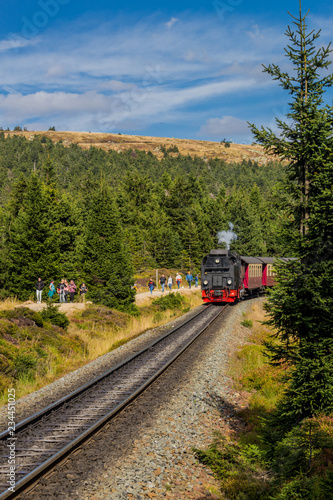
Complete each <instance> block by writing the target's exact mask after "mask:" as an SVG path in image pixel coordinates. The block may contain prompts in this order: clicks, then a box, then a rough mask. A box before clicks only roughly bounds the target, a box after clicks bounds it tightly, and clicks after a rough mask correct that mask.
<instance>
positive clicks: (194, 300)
mask: <svg viewBox="0 0 333 500" xmlns="http://www.w3.org/2000/svg"><path fill="white" fill-rule="evenodd" d="M154 298H156V297H154ZM19 304H20V303H19V301H17V300H16V299H7V300H6V301H3V302H0V310H8V309H13V308H14V307H16V306H17V305H19ZM200 304H202V299H201V296H200V293H199V292H198V293H193V294H191V295H187V297H186V305H187V306H188V307H187V308H188V309H193V308H195V307H197V306H198V305H200ZM150 305H151V298H150V297H148V298H147V299H146V300H144V301H142V302H140V304H139V309H140V310H141V311H142V314H141V316H139V317H133V316H131V317H128V316H127V315H125V314H124V313H117V312H116V311H115V312H114V313H115V314H112V317H113V316H117V318H118V320H119V321H118V324H117V323H113V322H110V323H109V324H108V323H105V322H104V323H103V321H100V322H99V321H98V317H95V318H94V319H93V320H92V321H88V320H87V321H83V322H81V323H78V322H77V321H75V319H77V318H78V316H80V315H82V313H83V311H81V310H79V311H74V312H73V311H72V312H71V313H69V314H68V316H69V318H70V319H72V321H71V323H70V325H69V327H68V334H69V335H71V336H77V337H78V338H79V339H80V340H81V341H82V342H83V343H84V344H85V346H86V349H85V350H84V352H83V353H82V352H75V351H72V352H71V353H70V354H68V355H62V356H61V360H60V361H59V353H56V352H55V353H54V355H53V354H50V355H49V357H48V360H47V366H46V367H45V371H44V372H43V374H42V375H41V374H38V373H37V374H36V376H35V378H34V379H31V378H30V379H29V378H25V377H24V376H23V377H21V378H20V379H19V380H17V381H16V383H15V390H16V397H17V398H20V397H23V396H26V395H27V394H30V393H31V392H34V391H36V390H38V389H41V388H42V387H44V386H46V385H48V384H50V383H52V382H54V381H55V380H57V379H58V378H60V377H62V376H64V375H66V374H67V373H69V372H71V371H74V370H76V369H78V368H80V367H82V366H84V365H86V364H87V363H88V362H90V361H93V360H94V359H96V358H98V357H99V356H102V355H103V354H106V353H107V352H109V351H111V350H113V349H115V348H117V347H118V346H119V345H122V344H125V343H126V342H128V341H129V340H131V339H133V338H135V337H138V336H139V335H141V334H142V333H144V332H146V331H147V330H150V329H152V328H155V327H157V326H161V325H163V324H165V323H168V322H169V321H171V320H172V319H175V318H177V317H179V316H181V315H182V314H184V310H177V309H176V310H166V311H163V312H156V311H154V310H152V308H151V307H149V306H150ZM118 316H119V317H118ZM6 402H7V401H6V394H5V395H4V396H2V397H1V396H0V405H1V404H6Z"/></svg>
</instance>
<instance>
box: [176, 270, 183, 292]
mask: <svg viewBox="0 0 333 500" xmlns="http://www.w3.org/2000/svg"><path fill="white" fill-rule="evenodd" d="M181 282H182V277H181V275H180V274H179V273H177V275H176V283H177V286H178V289H179V287H180V284H181Z"/></svg>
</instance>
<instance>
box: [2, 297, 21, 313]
mask: <svg viewBox="0 0 333 500" xmlns="http://www.w3.org/2000/svg"><path fill="white" fill-rule="evenodd" d="M20 304H21V302H20V301H19V300H18V299H17V298H16V297H10V298H8V299H6V300H1V301H0V311H10V310H12V309H14V308H15V307H17V306H19V305H20Z"/></svg>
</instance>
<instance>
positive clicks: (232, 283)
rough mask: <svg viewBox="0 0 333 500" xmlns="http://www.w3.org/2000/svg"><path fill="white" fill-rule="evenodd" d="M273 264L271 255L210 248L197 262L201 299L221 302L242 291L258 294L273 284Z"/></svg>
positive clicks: (232, 299) (242, 294) (234, 298)
mask: <svg viewBox="0 0 333 500" xmlns="http://www.w3.org/2000/svg"><path fill="white" fill-rule="evenodd" d="M280 259H281V260H282V261H285V262H287V261H289V260H290V258H288V257H280ZM273 266H274V258H273V257H246V256H240V255H238V254H236V253H235V252H231V251H230V250H226V249H216V250H211V251H210V252H209V254H208V255H206V256H205V257H204V258H203V259H202V264H201V291H202V299H203V301H204V302H211V303H223V304H224V303H233V302H238V300H240V299H242V298H244V297H245V296H246V295H247V296H251V295H259V294H260V293H263V292H264V291H265V290H266V289H267V288H270V287H272V286H274V285H275V272H274V267H273Z"/></svg>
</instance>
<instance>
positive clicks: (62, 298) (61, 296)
mask: <svg viewBox="0 0 333 500" xmlns="http://www.w3.org/2000/svg"><path fill="white" fill-rule="evenodd" d="M58 290H59V292H58V293H59V302H60V303H61V302H65V280H61V281H60V283H59V285H58Z"/></svg>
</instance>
